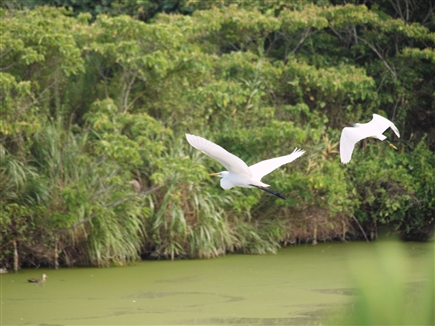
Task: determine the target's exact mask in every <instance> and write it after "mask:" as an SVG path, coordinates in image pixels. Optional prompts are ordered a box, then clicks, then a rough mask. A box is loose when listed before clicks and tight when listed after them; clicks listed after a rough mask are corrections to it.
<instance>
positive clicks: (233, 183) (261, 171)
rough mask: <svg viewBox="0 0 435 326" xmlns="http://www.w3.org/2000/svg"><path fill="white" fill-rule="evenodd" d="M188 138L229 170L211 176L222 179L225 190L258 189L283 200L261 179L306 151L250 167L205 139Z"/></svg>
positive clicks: (281, 195) (278, 193) (296, 150)
mask: <svg viewBox="0 0 435 326" xmlns="http://www.w3.org/2000/svg"><path fill="white" fill-rule="evenodd" d="M186 138H187V141H188V142H189V144H190V145H192V146H193V147H195V148H196V149H197V150H200V151H202V152H203V153H204V154H206V155H208V156H210V157H211V158H213V159H215V160H216V161H218V162H219V163H221V164H222V165H223V166H224V167H225V168H226V169H227V170H228V171H222V172H218V173H212V174H210V176H216V177H220V178H221V182H220V183H221V187H222V188H223V189H231V188H233V187H243V188H253V187H256V188H258V189H261V190H264V191H266V192H268V193H271V194H273V195H275V196H277V197H279V198H282V199H285V197H284V195H283V194H281V193H280V192H276V191H273V190H270V189H268V188H267V187H269V185H268V184H265V183H263V182H261V178H263V177H264V176H265V175H267V174H269V173H270V172H272V171H273V170H275V169H277V168H279V167H280V166H281V165H283V164H286V163H290V162H292V161H294V160H295V159H297V158H298V157H300V156H301V155H302V154H304V153H305V151H303V150H300V149H297V148H296V149H295V150H294V151H293V153H291V154H290V155H285V156H280V157H276V158H272V159H269V160H265V161H261V162H258V163H256V164H254V165H251V166H249V167H248V165H247V164H246V163H245V162H243V161H242V160H241V159H240V158H238V157H237V156H235V155H233V154H231V153H230V152H228V151H227V150H225V149H224V148H222V147H221V146H219V145H216V144H215V143H212V142H211V141H209V140H207V139H205V138H202V137H199V136H195V135H190V134H186Z"/></svg>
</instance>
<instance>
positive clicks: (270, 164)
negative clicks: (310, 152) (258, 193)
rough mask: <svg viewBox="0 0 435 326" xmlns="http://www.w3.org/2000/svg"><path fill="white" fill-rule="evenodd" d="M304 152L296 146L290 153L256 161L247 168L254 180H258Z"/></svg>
mask: <svg viewBox="0 0 435 326" xmlns="http://www.w3.org/2000/svg"><path fill="white" fill-rule="evenodd" d="M304 153H305V151H303V150H301V149H297V148H296V149H295V150H294V151H293V153H291V154H290V155H285V156H280V157H275V158H271V159H269V160H265V161H261V162H258V163H256V164H254V165H251V166H250V167H249V169H250V170H251V172H252V176H253V177H254V178H255V179H256V180H260V179H261V178H262V177H264V176H265V175H267V174H269V173H270V172H272V171H273V170H276V169H277V168H279V167H280V166H281V165H284V164H286V163H290V162H291V161H294V160H296V159H297V158H298V157H300V156H302V154H304Z"/></svg>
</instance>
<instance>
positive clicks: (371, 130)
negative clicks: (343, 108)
mask: <svg viewBox="0 0 435 326" xmlns="http://www.w3.org/2000/svg"><path fill="white" fill-rule="evenodd" d="M388 128H391V129H393V131H394V133H395V134H396V135H397V137H399V138H400V134H399V130H398V129H397V128H396V126H395V125H394V123H392V122H391V121H390V120H388V119H386V118H384V117H382V116H380V115H378V114H373V119H372V120H371V121H370V122H367V123H355V124H354V127H346V128H344V129H343V131H342V132H341V137H340V158H341V163H344V164H346V163H349V161H350V159H351V157H352V152H353V149H354V147H355V144H356V143H357V142H359V141H360V140H362V139H364V138H367V137H372V138H377V139H379V140H381V141H383V140H385V139H386V138H387V137H386V136H384V135H383V134H382V133H383V132H384V131H385V130H387V129H388ZM389 145H390V146H391V147H393V148H394V149H397V148H396V147H395V146H394V145H393V144H391V143H389Z"/></svg>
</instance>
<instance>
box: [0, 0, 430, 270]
mask: <svg viewBox="0 0 435 326" xmlns="http://www.w3.org/2000/svg"><path fill="white" fill-rule="evenodd" d="M115 2H116V1H115ZM145 2H146V3H147V4H151V3H152V1H148V2H147V1H145ZM145 2H144V3H145ZM331 2H332V1H331ZM337 2H338V3H340V2H339V1H335V2H334V4H330V3H329V1H309V0H305V1H302V0H301V1H293V2H287V1H285V2H282V1H279V0H276V1H249V2H240V3H238V4H237V3H235V2H233V1H230V3H226V2H224V1H221V2H209V1H190V2H187V3H185V4H184V5H183V6H182V5H181V4H180V3H178V2H177V4H178V5H177V6H175V7H173V8H184V9H183V10H181V9H180V10H178V9H173V10H168V11H171V12H182V13H185V14H186V13H191V14H190V15H183V14H166V13H161V14H159V15H157V16H152V17H151V16H150V15H149V16H150V17H147V18H146V19H143V20H149V22H144V21H142V20H140V19H137V17H138V15H137V14H135V13H134V12H130V11H128V10H127V9H128V8H130V7H128V6H127V4H128V3H129V2H125V3H124V5H125V7H122V6H118V7H116V6H115V7H113V8H115V9H113V10H103V11H102V12H106V13H108V14H104V13H103V14H98V12H97V13H93V14H94V18H93V16H92V15H91V14H90V13H83V12H81V13H80V10H78V12H71V11H69V10H68V9H65V8H62V7H57V8H56V7H47V6H34V7H32V9H28V8H21V7H19V8H17V7H16V6H15V7H14V6H13V4H14V2H13V1H9V2H6V4H8V5H5V4H4V5H3V9H0V16H1V35H2V37H1V38H0V57H1V64H0V65H1V67H0V68H1V69H0V87H1V88H0V95H1V99H2V102H1V113H0V114H1V121H0V205H1V210H0V233H1V239H0V249H1V250H0V252H1V253H0V260H1V264H3V265H7V266H9V267H10V266H11V265H12V264H13V260H14V257H15V258H17V257H19V261H18V262H17V261H16V262H15V263H16V264H21V265H23V264H24V265H27V266H33V265H39V264H49V265H57V264H58V263H60V264H65V265H73V264H92V265H109V264H111V263H115V264H121V265H122V264H125V263H126V262H128V261H133V260H136V259H137V258H138V256H152V257H168V258H172V259H173V258H176V257H213V256H217V255H221V254H224V253H226V252H247V253H264V252H273V251H275V250H276V249H277V248H278V247H279V246H280V245H286V244H289V243H297V242H301V241H302V242H307V241H310V242H311V241H312V242H313V243H315V242H316V241H325V240H332V239H339V240H346V239H349V238H357V237H363V236H365V237H367V238H372V239H373V238H375V237H376V233H377V230H378V228H379V227H381V226H388V227H389V228H390V229H392V230H396V232H398V233H400V234H401V235H403V236H412V235H419V236H422V237H423V238H424V237H427V235H428V234H430V232H431V231H432V229H433V223H434V215H435V154H434V149H435V130H434V127H433V123H434V121H435V87H434V86H435V85H434V84H435V79H434V78H433V76H435V51H434V45H435V20H434V19H435V18H434V17H435V15H434V9H435V8H434V7H433V6H432V5H431V2H430V1H428V2H420V3H419V6H413V5H412V4H413V3H414V2H409V3H408V2H407V1H405V2H406V4H407V5H405V2H403V3H402V2H391V1H380V2H379V4H377V5H372V6H371V7H370V8H367V7H366V6H365V5H358V2H357V1H356V2H355V5H350V4H347V5H340V4H337ZM120 3H121V4H122V3H123V2H120V1H119V2H118V4H120ZM164 3H170V2H169V1H168V2H164ZM130 4H132V5H133V4H135V2H134V1H132V2H131V3H130ZM106 5H107V7H110V6H109V5H111V2H107V4H106ZM127 7H128V8H127ZM133 7H134V6H133ZM110 8H112V7H110ZM123 8H124V9H125V12H126V13H129V14H131V15H132V16H133V17H132V16H129V15H120V14H119V13H120V11H121V12H122V10H121V9H123ZM126 8H127V9H126ZM134 8H136V9H135V10H139V9H140V8H142V7H140V6H138V5H137V3H136V7H134ZM186 8H189V10H187V9H186ZM130 9H131V8H130ZM157 9H158V10H159V11H165V8H157ZM157 9H153V10H157ZM142 10H143V8H142ZM82 11H83V10H82ZM133 11H134V10H133ZM142 18H143V17H142ZM372 113H378V114H381V115H384V116H386V117H388V118H389V119H391V120H393V121H394V123H395V124H396V126H397V127H398V128H399V130H400V132H401V138H400V139H397V138H396V137H395V136H394V134H393V133H392V132H391V130H390V131H387V132H386V134H387V136H388V138H389V139H390V140H391V141H392V142H393V143H394V144H395V145H396V146H397V147H398V151H394V150H392V149H390V148H389V147H388V146H387V145H386V143H385V142H384V143H383V142H379V141H376V140H372V139H368V140H365V141H363V142H362V143H361V145H359V146H357V148H356V150H355V152H354V155H353V158H352V161H351V162H350V163H349V164H348V165H343V164H341V163H340V160H339V157H338V146H337V145H338V140H339V136H340V132H341V129H342V128H343V127H345V126H346V125H347V123H349V122H364V121H369V120H370V119H371V115H372ZM186 132H188V133H193V134H197V135H200V136H203V137H205V138H208V139H210V140H212V141H214V142H216V143H218V144H220V145H222V146H223V147H225V148H226V149H228V150H229V151H231V152H233V153H234V154H236V155H238V156H239V157H241V158H242V159H244V160H245V161H247V163H248V164H250V163H254V162H257V161H259V160H263V159H266V158H269V157H274V156H280V155H285V154H288V153H290V152H292V151H293V149H294V148H295V147H299V148H302V149H304V150H306V154H305V155H304V156H302V157H301V158H300V159H298V160H297V161H295V162H293V163H291V164H289V165H287V166H284V167H282V168H280V169H278V170H276V171H275V172H273V173H272V174H271V175H269V176H267V177H266V178H265V180H264V181H265V182H267V183H269V184H271V188H272V189H278V190H279V191H281V192H282V193H284V194H285V195H286V196H287V197H288V200H286V201H283V200H280V199H278V198H276V197H274V196H270V195H268V194H265V193H262V192H260V191H257V190H255V189H231V190H229V191H224V190H223V189H221V188H220V187H219V185H218V181H217V180H210V179H209V177H208V174H207V172H217V171H220V170H222V167H221V166H220V165H219V164H218V163H217V162H215V161H213V160H211V159H209V158H208V157H206V156H205V155H204V154H202V153H200V152H198V151H197V150H195V149H193V148H191V147H190V146H189V145H188V143H187V141H186V140H185V138H184V134H185V133H186ZM132 180H135V181H134V184H132V183H131V181H132ZM14 252H15V253H16V254H15V255H14ZM17 254H18V255H17Z"/></svg>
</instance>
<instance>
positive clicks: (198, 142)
mask: <svg viewBox="0 0 435 326" xmlns="http://www.w3.org/2000/svg"><path fill="white" fill-rule="evenodd" d="M186 139H187V141H188V142H189V144H190V145H192V146H193V147H195V148H196V149H197V150H200V151H201V152H203V153H204V154H206V155H208V156H210V157H211V158H214V159H215V160H216V161H218V162H220V163H221V164H222V165H223V166H225V168H226V169H227V170H228V172H230V173H237V174H244V175H247V176H251V170H249V168H248V166H247V165H246V163H245V162H243V161H242V160H241V159H240V158H238V157H237V156H236V155H233V154H231V153H230V152H228V151H227V150H225V149H223V148H222V147H220V146H219V145H216V144H215V143H212V142H211V141H209V140H207V139H205V138H202V137H199V136H195V135H190V134H186Z"/></svg>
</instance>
